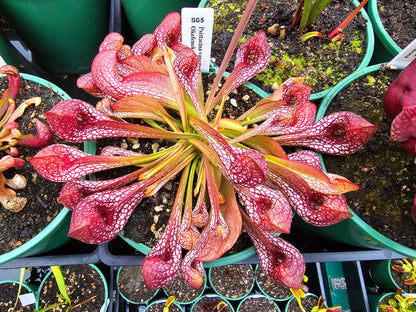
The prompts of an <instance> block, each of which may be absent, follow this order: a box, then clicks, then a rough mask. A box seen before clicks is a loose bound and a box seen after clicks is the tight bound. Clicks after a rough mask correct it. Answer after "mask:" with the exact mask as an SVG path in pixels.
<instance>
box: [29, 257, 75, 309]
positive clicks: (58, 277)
mask: <svg viewBox="0 0 416 312" xmlns="http://www.w3.org/2000/svg"><path fill="white" fill-rule="evenodd" d="M50 268H51V270H52V273H53V276H54V278H55V281H56V284H57V285H58V289H59V292H60V295H59V298H60V299H61V301H60V302H57V303H55V304H53V305H51V306H49V307H46V308H43V309H40V310H37V311H35V312H44V311H48V310H53V309H55V308H56V307H60V306H63V305H67V308H66V310H65V311H67V312H68V311H69V309H70V308H71V307H72V301H71V298H70V297H69V295H68V292H67V290H66V286H65V278H64V276H63V274H62V271H61V268H60V267H59V266H55V265H53V266H51V267H50Z"/></svg>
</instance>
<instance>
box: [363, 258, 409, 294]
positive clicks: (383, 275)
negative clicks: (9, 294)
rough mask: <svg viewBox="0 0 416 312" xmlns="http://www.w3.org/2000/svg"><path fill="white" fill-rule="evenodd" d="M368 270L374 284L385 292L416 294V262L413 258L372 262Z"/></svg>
mask: <svg viewBox="0 0 416 312" xmlns="http://www.w3.org/2000/svg"><path fill="white" fill-rule="evenodd" d="M368 269H369V272H370V275H371V279H372V280H373V282H374V283H375V284H376V285H377V286H378V287H380V289H382V290H384V291H395V290H396V289H401V290H402V291H403V292H405V293H415V292H416V280H415V277H416V260H415V259H412V258H404V259H396V260H390V259H389V260H387V259H386V260H378V261H370V262H369V263H368Z"/></svg>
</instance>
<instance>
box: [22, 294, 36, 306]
mask: <svg viewBox="0 0 416 312" xmlns="http://www.w3.org/2000/svg"><path fill="white" fill-rule="evenodd" d="M19 300H20V305H21V306H22V307H25V306H28V305H31V304H35V303H36V297H35V294H34V293H28V294H24V295H20V296H19Z"/></svg>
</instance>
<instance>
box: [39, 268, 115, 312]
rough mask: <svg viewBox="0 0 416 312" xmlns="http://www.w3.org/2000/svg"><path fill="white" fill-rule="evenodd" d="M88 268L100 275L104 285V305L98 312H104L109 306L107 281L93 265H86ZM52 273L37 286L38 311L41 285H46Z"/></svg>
mask: <svg viewBox="0 0 416 312" xmlns="http://www.w3.org/2000/svg"><path fill="white" fill-rule="evenodd" d="M88 265H89V266H90V267H92V268H93V269H94V270H95V271H97V273H98V274H99V275H100V278H101V280H102V282H103V285H104V292H105V294H104V304H103V305H102V306H101V309H100V311H99V312H106V311H107V309H108V305H109V302H110V300H109V297H108V284H107V280H106V278H105V276H104V274H103V272H102V271H101V270H100V269H99V268H98V267H97V266H96V265H95V264H88ZM51 274H52V271H49V272H48V274H46V275H45V277H44V278H43V279H42V282H41V283H40V285H39V289H38V292H37V296H36V309H37V310H38V309H39V300H40V296H41V295H42V294H41V290H42V288H43V285H44V284H45V283H46V281H47V280H48V279H49V277H50V276H51ZM85 287H88V285H85ZM69 296H71V294H69Z"/></svg>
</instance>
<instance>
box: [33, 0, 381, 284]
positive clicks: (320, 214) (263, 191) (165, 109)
mask: <svg viewBox="0 0 416 312" xmlns="http://www.w3.org/2000/svg"><path fill="white" fill-rule="evenodd" d="M255 3H256V1H253V0H250V2H249V4H248V5H247V9H246V11H245V12H244V14H243V17H242V19H241V22H240V24H239V25H238V27H237V30H236V31H235V37H234V38H233V40H232V42H231V44H230V47H229V49H228V50H227V52H226V55H225V57H224V60H225V61H224V63H222V65H221V67H220V69H219V72H218V75H217V77H216V78H215V80H214V83H213V86H212V89H211V92H210V93H209V96H208V99H207V100H206V101H204V98H203V96H204V90H203V87H202V74H201V70H200V60H199V58H198V56H197V55H196V54H195V53H194V52H193V51H192V50H191V49H190V48H188V47H186V46H184V45H182V44H181V41H180V30H181V29H180V15H179V14H178V13H171V14H168V15H167V16H166V18H165V19H164V20H163V21H162V23H161V24H160V25H159V26H158V27H157V28H156V30H155V32H154V34H149V35H145V36H143V37H142V38H141V39H140V40H139V41H137V42H136V43H135V44H134V45H133V46H132V47H131V48H130V47H129V46H127V45H125V44H123V37H122V36H121V35H120V34H117V33H111V34H109V35H108V36H107V37H106V38H105V40H104V41H103V43H102V44H101V46H100V49H99V53H98V55H97V56H96V57H95V59H94V61H93V63H92V66H91V73H89V74H87V75H85V76H82V77H81V78H80V79H79V80H78V85H79V86H80V87H82V88H84V90H86V91H88V92H89V93H91V94H93V95H96V96H100V97H102V100H101V101H100V102H99V103H98V104H97V108H95V107H93V106H92V105H90V104H88V103H85V102H83V101H81V100H75V99H73V100H66V101H62V102H60V103H58V104H57V105H56V106H55V107H54V108H53V109H52V110H51V111H49V112H48V113H46V116H47V120H48V122H49V124H50V125H51V127H52V129H53V131H54V132H55V133H56V134H57V135H58V136H60V137H61V138H63V139H64V140H67V141H69V142H84V141H87V140H93V139H101V138H108V137H121V138H123V137H134V138H146V139H148V138H154V139H162V140H163V142H165V143H166V146H164V149H163V150H160V151H157V152H154V153H152V154H140V153H137V152H134V151H132V150H127V149H122V148H119V147H114V146H107V147H105V148H104V149H103V150H102V151H101V154H100V155H89V154H87V153H84V152H82V151H80V150H77V149H75V148H72V147H70V146H67V145H64V144H58V145H50V146H48V147H46V148H44V149H43V150H41V151H40V152H39V153H38V154H37V155H36V156H35V157H33V158H32V159H31V161H30V162H31V164H32V165H33V166H34V167H35V168H36V170H37V171H38V172H39V173H40V174H41V175H42V176H44V177H45V178H47V179H50V180H52V181H56V182H66V184H65V185H64V187H63V189H62V191H61V195H60V197H59V201H60V202H61V203H62V204H64V205H65V206H66V207H68V208H69V209H72V210H73V212H72V220H71V225H70V230H69V234H68V235H69V236H71V237H73V238H76V239H78V240H81V241H83V242H86V243H92V244H99V243H103V242H106V241H109V240H111V239H113V238H114V237H115V236H116V235H118V233H119V232H120V231H121V230H122V228H123V227H124V225H125V224H126V223H127V220H128V219H129V217H130V215H131V213H132V212H133V210H134V209H135V208H136V206H137V205H138V204H139V203H140V201H141V200H142V199H143V198H144V197H146V196H152V195H154V194H156V193H157V192H158V190H159V189H160V188H161V187H163V185H164V184H165V183H166V182H168V181H169V180H171V179H173V178H175V177H176V176H177V177H178V178H179V177H180V182H179V187H178V190H177V193H176V198H175V201H174V203H173V207H172V210H171V215H170V219H169V221H168V223H167V224H166V228H165V230H164V232H163V234H162V236H161V237H160V238H159V240H158V242H157V243H156V245H155V246H154V247H153V249H152V250H151V251H150V252H149V253H148V254H147V256H146V258H145V259H144V261H143V264H142V267H143V277H144V280H145V282H146V284H147V286H148V287H150V288H152V289H157V288H161V287H164V286H165V285H167V284H169V283H170V282H171V281H172V280H173V279H174V278H175V276H176V275H177V274H178V272H179V270H181V272H182V275H183V277H184V278H185V280H186V281H187V282H188V283H190V284H191V285H192V286H193V287H195V288H199V287H201V286H202V283H203V280H204V268H203V262H205V261H211V260H215V259H217V258H219V257H221V256H222V255H223V254H224V253H225V252H226V251H227V250H229V249H230V248H231V247H232V246H233V245H234V243H235V242H236V240H237V238H238V237H239V235H240V233H241V230H242V229H244V230H245V231H246V232H247V233H248V235H249V236H250V238H251V240H252V241H253V244H254V246H255V247H256V249H257V253H258V256H259V258H260V263H261V266H262V269H263V271H264V272H265V274H266V275H267V276H268V278H269V279H270V280H271V281H273V282H275V283H277V284H280V285H285V286H287V287H292V288H300V287H301V282H302V277H303V274H304V272H305V261H304V259H303V257H302V255H301V253H300V252H299V251H298V250H297V249H296V248H295V247H294V246H292V245H291V244H289V243H288V242H286V241H285V240H283V239H282V238H280V237H278V236H276V235H274V233H289V231H290V226H291V220H292V208H293V209H294V210H295V211H296V212H297V213H298V214H299V215H300V216H301V217H302V218H303V219H304V220H305V221H306V222H308V223H310V224H313V225H316V226H327V225H331V224H334V223H337V222H339V221H341V220H344V219H346V218H349V217H350V216H351V213H350V211H349V209H348V206H347V203H346V199H345V197H344V195H343V193H345V192H348V191H353V190H356V189H358V186H357V185H355V184H354V183H352V182H350V181H348V180H347V179H345V178H344V177H341V176H338V175H335V174H331V173H325V172H323V169H322V165H321V163H320V160H319V157H318V155H317V154H316V153H314V152H312V151H310V150H302V151H297V152H293V153H289V154H288V153H286V152H285V151H284V149H283V148H282V146H303V147H308V148H313V149H315V150H318V151H320V152H324V153H331V154H337V155H345V154H349V153H352V152H355V151H356V150H358V149H359V148H360V147H361V146H362V145H363V144H365V142H366V141H367V140H368V139H369V138H370V137H371V135H372V134H373V133H374V132H375V131H376V129H377V127H376V126H374V125H372V124H370V123H369V122H367V121H366V120H364V119H363V118H361V117H359V116H357V115H355V114H353V113H350V112H338V113H334V114H332V115H329V116H327V117H325V118H323V119H321V120H319V121H316V122H315V112H316V106H315V104H313V103H311V102H309V96H310V90H311V88H310V86H308V85H304V84H303V78H292V79H289V80H288V81H286V82H285V83H284V84H282V85H281V86H280V88H279V89H278V90H276V92H275V93H273V94H272V95H270V96H269V97H268V98H266V99H263V100H261V101H259V102H258V103H257V104H256V105H255V106H254V107H253V108H251V109H250V110H248V111H247V112H246V113H244V114H243V115H242V116H239V117H238V118H237V119H230V118H225V117H224V116H222V113H223V107H224V103H225V100H226V98H227V96H228V94H230V93H231V92H232V91H233V90H235V89H236V88H237V87H238V86H240V85H241V84H243V83H244V82H246V81H247V80H249V79H250V78H252V77H254V76H255V75H257V74H258V73H260V72H261V71H262V70H263V69H264V68H265V67H266V66H267V65H268V63H269V60H270V48H269V45H268V43H267V40H266V37H265V33H264V32H260V33H258V34H257V35H256V36H255V37H253V38H251V39H249V40H247V41H246V42H245V43H243V44H242V45H241V46H240V48H239V50H238V51H237V56H236V63H235V67H234V70H233V71H232V72H231V74H230V75H229V77H228V78H227V80H226V82H225V83H224V84H223V85H222V87H221V89H220V90H219V91H218V92H215V90H217V86H218V85H219V82H220V79H221V78H222V73H223V71H224V69H225V67H226V65H227V63H228V61H229V59H230V57H231V54H232V53H233V50H234V48H235V46H236V44H237V43H238V38H239V36H240V35H241V33H242V31H243V29H244V26H245V23H246V22H247V21H248V17H249V16H250V14H251V11H252V9H253V8H254V5H255ZM214 108H215V111H214ZM209 116H210V117H209ZM127 118H128V119H127ZM130 118H133V119H137V123H134V122H130V121H131V119H130ZM139 142H140V141H139ZM124 166H133V168H135V171H133V172H132V173H129V174H127V175H124V176H121V177H118V178H114V179H111V180H104V181H90V180H81V179H80V178H81V177H83V176H86V175H89V174H91V173H95V172H99V171H103V170H107V169H112V168H120V167H124ZM182 249H185V250H189V251H188V252H187V254H186V255H185V256H184V258H183V259H182Z"/></svg>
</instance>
